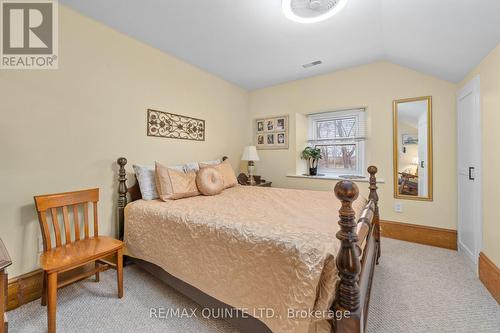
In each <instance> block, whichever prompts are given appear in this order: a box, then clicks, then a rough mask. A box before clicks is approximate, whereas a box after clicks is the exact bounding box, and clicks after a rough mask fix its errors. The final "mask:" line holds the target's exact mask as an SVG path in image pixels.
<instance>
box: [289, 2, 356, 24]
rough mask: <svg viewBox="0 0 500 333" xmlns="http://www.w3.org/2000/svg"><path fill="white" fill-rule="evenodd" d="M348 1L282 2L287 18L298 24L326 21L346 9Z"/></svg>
mask: <svg viewBox="0 0 500 333" xmlns="http://www.w3.org/2000/svg"><path fill="white" fill-rule="evenodd" d="M346 3H347V0H282V3H281V4H282V7H283V13H284V14H285V16H286V17H287V18H288V19H290V20H292V21H294V22H298V23H315V22H321V21H324V20H326V19H328V18H330V17H332V16H333V15H335V14H337V13H338V12H339V11H341V10H342V8H344V7H345V5H346Z"/></svg>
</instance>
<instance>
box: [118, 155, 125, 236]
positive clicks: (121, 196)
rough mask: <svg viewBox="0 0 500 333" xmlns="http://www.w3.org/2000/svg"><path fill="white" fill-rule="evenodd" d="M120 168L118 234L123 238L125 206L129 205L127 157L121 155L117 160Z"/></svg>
mask: <svg viewBox="0 0 500 333" xmlns="http://www.w3.org/2000/svg"><path fill="white" fill-rule="evenodd" d="M116 162H117V163H118V165H119V166H120V169H119V171H118V235H119V237H120V239H121V240H123V231H124V230H123V225H124V222H125V215H124V214H125V206H126V205H127V190H128V189H127V171H126V170H125V165H127V159H126V158H125V157H120V158H119V159H118V160H117V161H116Z"/></svg>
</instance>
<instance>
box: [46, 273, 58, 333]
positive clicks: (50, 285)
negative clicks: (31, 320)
mask: <svg viewBox="0 0 500 333" xmlns="http://www.w3.org/2000/svg"><path fill="white" fill-rule="evenodd" d="M47 280H48V281H47V298H48V306H47V323H48V333H55V332H56V309H57V273H49V274H48V278H47Z"/></svg>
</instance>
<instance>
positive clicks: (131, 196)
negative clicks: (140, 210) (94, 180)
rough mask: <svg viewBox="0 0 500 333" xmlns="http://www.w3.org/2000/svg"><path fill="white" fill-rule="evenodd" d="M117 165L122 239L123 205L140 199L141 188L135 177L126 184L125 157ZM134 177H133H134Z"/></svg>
mask: <svg viewBox="0 0 500 333" xmlns="http://www.w3.org/2000/svg"><path fill="white" fill-rule="evenodd" d="M227 159H228V157H227V156H223V157H222V161H225V160H227ZM116 163H118V165H119V167H120V168H119V170H118V208H117V209H118V213H117V215H118V235H119V237H120V239H123V231H124V229H123V226H124V222H125V215H124V214H125V206H127V204H128V203H130V202H134V201H136V200H139V199H142V195H141V189H140V188H139V183H138V182H137V179H135V182H134V185H132V186H130V187H128V186H127V170H126V169H125V166H126V165H127V163H128V161H127V159H126V158H125V157H120V158H118V160H117V161H116ZM134 178H135V177H134Z"/></svg>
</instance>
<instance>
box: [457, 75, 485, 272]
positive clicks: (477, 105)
mask: <svg viewBox="0 0 500 333" xmlns="http://www.w3.org/2000/svg"><path fill="white" fill-rule="evenodd" d="M470 94H474V95H475V98H474V114H475V117H477V119H476V120H477V122H476V125H475V126H472V127H473V128H472V129H471V130H472V133H473V138H474V144H473V146H474V147H477V152H476V154H474V156H475V161H474V162H473V163H474V165H475V166H476V169H475V177H474V178H475V179H474V183H475V184H477V186H475V187H474V195H473V197H474V199H475V201H474V204H475V207H477V211H476V212H475V214H474V215H475V218H476V221H475V222H476V223H475V225H476V226H477V228H478V230H476V231H477V235H476V239H475V241H476V248H475V249H474V250H475V253H473V257H470V255H469V254H468V253H467V251H465V250H464V249H462V248H461V246H460V228H461V219H460V215H461V214H460V204H461V203H460V190H461V189H460V165H459V161H460V159H459V157H460V146H459V144H458V143H459V137H460V131H459V130H460V127H459V119H460V116H459V113H458V112H459V110H458V103H459V101H460V100H461V99H463V98H464V97H466V96H467V95H470ZM481 127H482V117H481V79H480V76H479V75H477V76H475V77H474V78H473V79H471V80H470V81H469V82H467V83H466V84H465V85H464V86H463V87H462V88H461V89H460V90H459V91H458V92H457V201H458V205H457V210H458V211H457V243H458V244H457V248H458V250H459V251H460V252H461V253H463V254H465V255H466V257H467V258H468V259H469V260H470V261H471V264H473V268H474V271H475V272H476V274H477V273H478V259H479V253H480V252H481V250H482V248H483V205H482V202H483V180H482V160H483V142H482V128H481Z"/></svg>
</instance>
